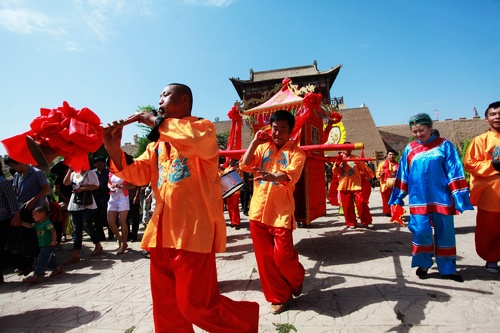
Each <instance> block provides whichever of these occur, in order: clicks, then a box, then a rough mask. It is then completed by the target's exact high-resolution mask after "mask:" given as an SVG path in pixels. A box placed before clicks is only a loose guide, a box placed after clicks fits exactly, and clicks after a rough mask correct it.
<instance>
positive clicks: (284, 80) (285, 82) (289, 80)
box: [281, 77, 292, 91]
mask: <svg viewBox="0 0 500 333" xmlns="http://www.w3.org/2000/svg"><path fill="white" fill-rule="evenodd" d="M290 82H292V80H291V79H290V78H289V77H286V78H284V79H283V81H281V86H282V87H281V91H285V90H287V89H288V84H289V83H290Z"/></svg>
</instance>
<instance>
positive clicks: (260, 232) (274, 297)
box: [250, 220, 305, 304]
mask: <svg viewBox="0 0 500 333" xmlns="http://www.w3.org/2000/svg"><path fill="white" fill-rule="evenodd" d="M250 234H251V236H252V242H253V246H254V252H255V259H256V261H257V268H258V270H259V277H260V283H261V285H262V291H263V293H264V297H265V298H266V300H267V301H268V302H271V303H275V304H282V303H285V302H286V301H288V300H289V299H290V298H292V293H293V292H295V291H298V290H300V288H301V286H302V284H303V283H304V277H305V270H304V266H302V264H301V263H300V262H299V254H298V253H297V251H296V250H295V248H294V246H293V237H292V229H285V228H276V227H271V226H268V225H265V224H264V223H261V222H258V221H253V220H251V221H250Z"/></svg>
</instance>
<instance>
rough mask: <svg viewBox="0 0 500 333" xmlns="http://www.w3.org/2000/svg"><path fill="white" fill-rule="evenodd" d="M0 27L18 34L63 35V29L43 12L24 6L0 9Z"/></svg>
mask: <svg viewBox="0 0 500 333" xmlns="http://www.w3.org/2000/svg"><path fill="white" fill-rule="evenodd" d="M0 27H2V28H4V29H6V30H8V31H11V32H14V33H18V34H33V33H36V32H43V33H48V34H52V35H63V34H65V31H64V30H63V29H61V28H60V27H57V26H56V25H55V24H54V22H53V21H52V20H51V19H50V17H48V16H47V15H45V14H44V13H41V12H37V11H33V10H29V9H24V8H17V9H11V8H2V9H0Z"/></svg>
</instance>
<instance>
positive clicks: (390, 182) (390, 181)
mask: <svg viewBox="0 0 500 333" xmlns="http://www.w3.org/2000/svg"><path fill="white" fill-rule="evenodd" d="M395 182H396V178H387V180H386V181H385V186H387V188H393V187H394V183H395Z"/></svg>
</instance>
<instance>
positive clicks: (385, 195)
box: [377, 149, 399, 216]
mask: <svg viewBox="0 0 500 333" xmlns="http://www.w3.org/2000/svg"><path fill="white" fill-rule="evenodd" d="M396 156H398V153H397V152H396V151H395V150H394V149H389V150H388V151H387V156H386V157H385V161H384V162H383V163H380V164H379V165H378V167H377V178H379V179H380V195H381V196H382V213H384V214H385V215H386V216H391V207H390V206H389V199H390V198H391V193H392V187H393V186H394V180H395V177H396V174H397V173H398V165H399V164H398V162H396ZM391 180H392V181H391Z"/></svg>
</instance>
